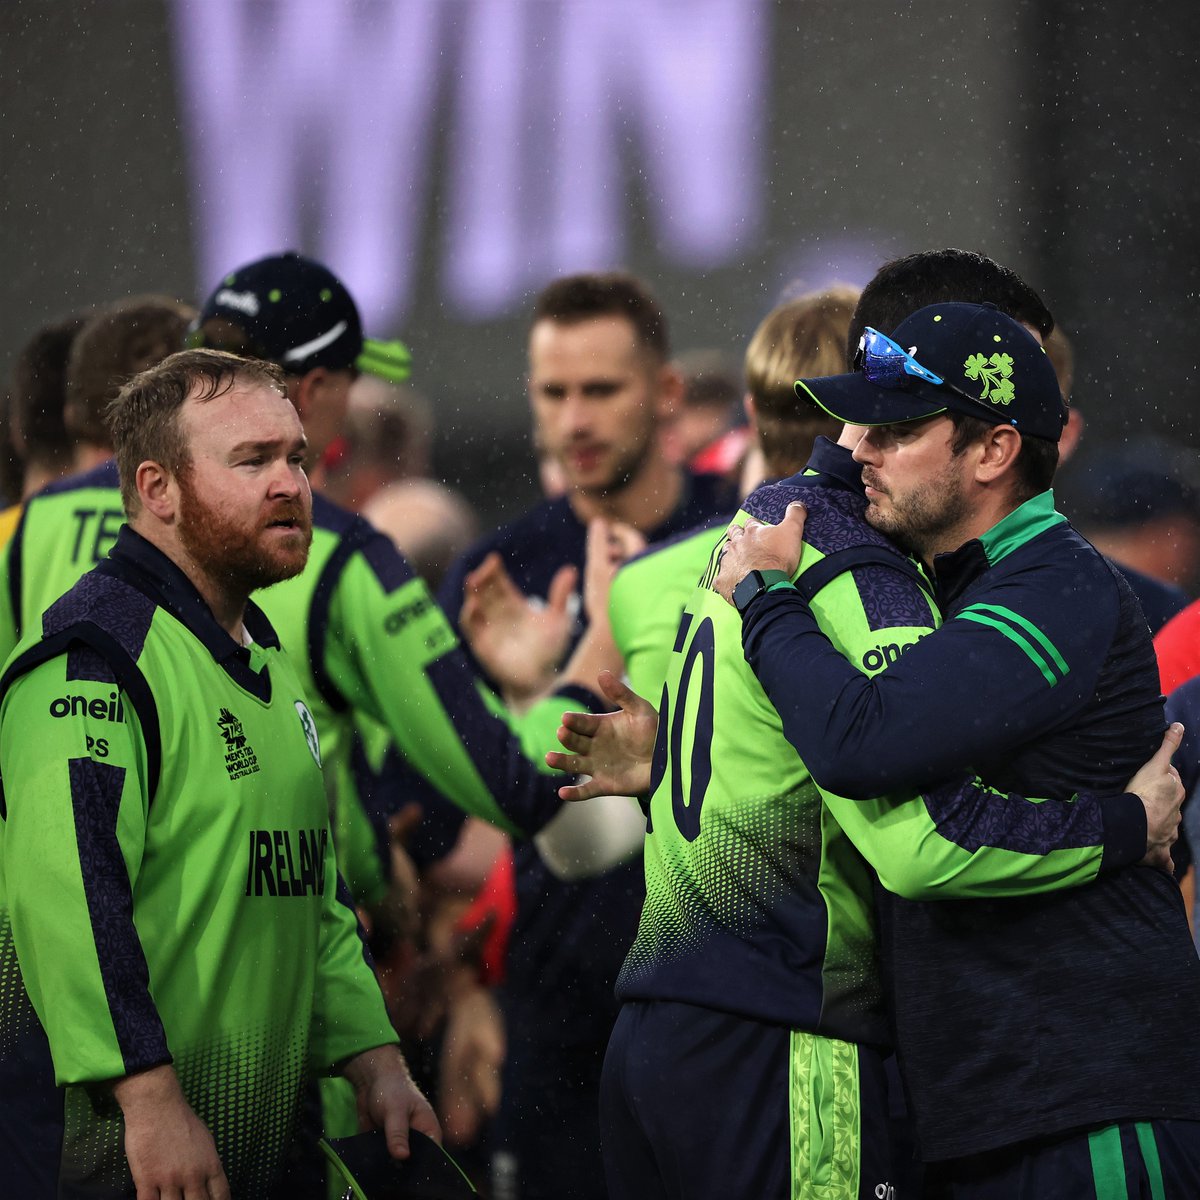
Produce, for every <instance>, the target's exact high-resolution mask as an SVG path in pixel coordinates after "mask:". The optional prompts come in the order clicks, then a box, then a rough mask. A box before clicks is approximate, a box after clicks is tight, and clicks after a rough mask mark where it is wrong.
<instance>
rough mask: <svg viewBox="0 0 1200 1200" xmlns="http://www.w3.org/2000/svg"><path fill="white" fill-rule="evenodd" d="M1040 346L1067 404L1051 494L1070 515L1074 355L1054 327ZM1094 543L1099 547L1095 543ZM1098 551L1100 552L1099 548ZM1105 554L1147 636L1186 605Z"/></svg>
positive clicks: (1075, 429) (1174, 592)
mask: <svg viewBox="0 0 1200 1200" xmlns="http://www.w3.org/2000/svg"><path fill="white" fill-rule="evenodd" d="M1042 344H1043V345H1044V346H1045V347H1046V354H1047V356H1048V357H1049V359H1050V363H1051V365H1052V366H1053V367H1054V373H1055V374H1056V375H1057V376H1058V388H1059V391H1060V392H1062V396H1063V400H1064V401H1065V402H1066V405H1067V424H1066V427H1065V428H1064V429H1063V432H1062V437H1061V438H1060V439H1059V442H1058V462H1059V468H1060V470H1059V474H1058V475H1057V477H1056V483H1055V491H1056V494H1057V496H1058V498H1059V500H1060V502H1061V507H1062V508H1063V509H1064V511H1066V512H1067V515H1068V516H1071V515H1072V513H1071V511H1070V509H1071V504H1072V500H1071V493H1072V480H1073V479H1075V478H1076V476H1077V475H1078V474H1079V473H1080V472H1081V470H1082V471H1086V470H1087V467H1086V466H1084V465H1083V464H1081V463H1079V462H1078V461H1077V462H1076V463H1075V464H1074V465H1073V466H1069V467H1066V468H1065V470H1064V469H1063V464H1065V463H1066V462H1067V461H1068V460H1069V459H1071V458H1072V457H1073V456H1074V454H1075V451H1076V449H1077V448H1078V446H1079V442H1080V439H1081V438H1082V437H1083V430H1084V424H1085V422H1084V418H1083V413H1082V412H1081V411H1080V409H1079V406H1078V405H1077V404H1073V403H1072V402H1071V389H1072V388H1073V386H1074V384H1075V352H1074V350H1073V349H1072V346H1071V340H1070V338H1068V337H1067V335H1066V334H1065V333H1064V332H1063V331H1062V330H1061V329H1060V328H1058V327H1055V328H1054V329H1053V330H1052V331H1051V332H1050V334H1049V335H1048V336H1046V337H1045V338H1044V339H1043V343H1042ZM1084 503H1086V501H1084ZM1075 524H1076V526H1077V527H1078V528H1079V529H1080V530H1081V532H1083V533H1084V534H1085V536H1086V535H1087V534H1088V531H1087V529H1086V528H1085V527H1084V525H1083V524H1082V523H1081V522H1080V520H1078V519H1077V520H1076V521H1075ZM1094 540H1095V539H1093V541H1094ZM1096 544H1097V546H1099V543H1096ZM1100 549H1102V550H1103V547H1100ZM1108 553H1109V554H1110V555H1111V557H1112V559H1113V564H1114V566H1116V567H1117V568H1118V570H1120V572H1121V573H1122V574H1123V575H1124V576H1125V580H1126V582H1127V583H1128V584H1129V586H1130V587H1131V588H1133V591H1134V594H1135V595H1136V596H1137V598H1138V602H1139V603H1140V604H1141V606H1142V612H1143V614H1144V615H1145V617H1146V623H1147V624H1148V625H1149V626H1150V632H1151V633H1156V632H1157V631H1158V630H1159V629H1161V628H1162V627H1163V626H1164V625H1165V624H1166V623H1167V622H1168V621H1169V620H1170V619H1171V618H1172V617H1173V616H1174V615H1175V614H1176V613H1177V612H1179V611H1180V610H1181V609H1182V608H1183V607H1184V606H1185V605H1186V604H1187V599H1188V598H1187V593H1186V592H1185V591H1184V590H1183V589H1182V588H1181V587H1179V586H1177V585H1176V584H1174V583H1171V582H1167V581H1165V580H1163V579H1161V578H1158V577H1157V576H1155V575H1154V574H1153V573H1148V572H1146V570H1145V569H1144V568H1143V569H1140V570H1139V569H1138V567H1137V564H1135V563H1131V562H1129V561H1127V560H1126V559H1125V558H1124V557H1122V555H1121V554H1120V553H1116V552H1115V551H1113V550H1112V549H1111V544H1110V549H1109V550H1108Z"/></svg>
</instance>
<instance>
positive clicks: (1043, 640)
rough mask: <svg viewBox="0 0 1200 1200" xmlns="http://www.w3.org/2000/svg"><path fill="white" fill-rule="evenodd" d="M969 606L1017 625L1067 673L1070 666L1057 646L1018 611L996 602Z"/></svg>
mask: <svg viewBox="0 0 1200 1200" xmlns="http://www.w3.org/2000/svg"><path fill="white" fill-rule="evenodd" d="M971 608H972V609H973V610H974V611H975V612H989V613H993V614H994V615H995V616H997V617H1003V618H1004V619H1005V620H1006V621H1011V622H1012V623H1013V624H1014V625H1019V626H1020V627H1021V628H1022V629H1023V630H1025V632H1026V633H1027V634H1029V636H1030V637H1031V638H1033V640H1034V641H1035V642H1037V644H1038V645H1039V646H1041V648H1042V649H1043V650H1045V652H1046V653H1047V654H1048V655H1049V656H1050V658H1051V660H1052V661H1053V662H1054V663H1055V665H1056V666H1057V667H1058V669H1059V670H1060V671H1061V672H1062V673H1063V674H1064V675H1069V674H1070V673H1071V668H1070V667H1068V666H1067V660H1066V659H1065V658H1063V656H1062V655H1061V654H1059V652H1058V648H1057V647H1056V646H1055V645H1054V643H1053V642H1052V641H1051V640H1050V639H1049V638H1048V637H1047V636H1046V635H1045V634H1044V633H1043V632H1042V631H1041V630H1040V629H1039V628H1038V627H1037V626H1036V625H1034V624H1033V623H1032V622H1031V621H1027V620H1026V619H1025V618H1024V617H1023V616H1021V614H1020V613H1015V612H1013V610H1012V609H1011V608H1002V607H1001V606H1000V605H997V604H972V605H971Z"/></svg>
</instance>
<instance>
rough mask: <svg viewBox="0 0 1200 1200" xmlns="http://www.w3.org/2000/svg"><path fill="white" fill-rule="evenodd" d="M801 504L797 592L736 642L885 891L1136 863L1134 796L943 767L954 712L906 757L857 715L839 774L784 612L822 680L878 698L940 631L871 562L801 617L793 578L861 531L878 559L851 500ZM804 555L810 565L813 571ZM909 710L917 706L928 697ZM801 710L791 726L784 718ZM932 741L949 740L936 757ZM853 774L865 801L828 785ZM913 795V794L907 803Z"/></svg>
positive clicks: (874, 722)
mask: <svg viewBox="0 0 1200 1200" xmlns="http://www.w3.org/2000/svg"><path fill="white" fill-rule="evenodd" d="M800 490H803V489H800ZM793 491H796V494H795V495H792V493H791V492H789V491H788V490H787V489H785V488H782V486H781V485H777V486H776V487H775V488H773V489H769V490H768V491H767V492H766V493H765V494H764V495H763V496H762V498H758V499H755V498H752V500H751V501H749V502H748V503H747V507H748V508H749V509H750V510H751V512H752V515H755V516H758V517H759V518H760V519H765V520H768V521H769V520H777V519H779V518H780V517H781V516H782V513H783V512H784V511H786V509H785V508H784V507H783V505H785V504H786V502H787V501H788V500H789V499H795V498H800V499H803V498H804V497H803V496H801V495H800V494H799V491H798V490H795V489H793ZM815 494H819V495H820V496H821V498H822V502H821V503H820V504H816V503H814V502H812V501H810V509H811V515H810V520H809V527H806V532H805V538H806V543H808V542H809V541H811V542H813V543H815V545H814V546H812V547H811V548H810V547H809V546H808V545H807V544H806V549H805V557H804V559H803V560H802V568H803V569H802V572H801V575H800V585H801V586H800V588H799V589H798V588H789V587H786V586H783V587H780V588H778V589H777V590H773V591H772V592H769V593H767V594H766V595H764V596H762V597H760V598H759V599H758V600H757V601H756V602H755V603H754V604H753V605H751V607H750V609H749V610H748V612H747V614H746V619H745V620H744V622H743V643H744V645H745V647H746V652H747V658H748V660H749V662H750V665H751V667H753V668H754V669H755V673H756V674H757V675H758V677H759V680H760V682H762V683H763V685H764V690H765V691H766V692H767V695H768V697H769V698H770V700H771V702H772V704H773V706H774V707H775V708H776V711H777V712H778V713H779V715H780V719H781V721H782V725H783V731H784V734H785V736H786V737H787V738H788V740H789V741H790V742H791V743H792V745H793V746H795V748H796V749H797V751H798V752H799V754H800V756H801V758H802V759H803V760H804V762H805V765H806V767H808V769H809V770H810V772H811V773H812V775H813V778H814V780H816V782H817V784H818V786H820V787H822V788H823V789H824V790H825V794H826V795H828V796H830V797H831V801H830V807H831V810H832V811H834V813H835V815H836V816H838V818H839V823H840V824H842V825H843V828H844V829H845V831H846V833H847V834H848V835H849V836H850V837H851V839H852V840H854V841H855V842H856V844H858V847H859V850H860V852H861V853H863V854H864V857H866V858H867V859H868V860H869V861H870V862H872V864H873V865H874V866H876V868H877V869H878V870H879V872H880V875H881V877H882V878H883V881H884V883H885V886H889V887H890V888H891V889H892V890H894V891H897V892H899V893H900V894H902V895H908V896H910V897H916V896H918V895H924V894H927V893H930V892H935V891H936V892H937V894H939V895H941V896H965V895H974V894H997V893H998V892H1001V891H1004V890H1008V891H1010V892H1016V891H1025V890H1038V889H1041V888H1045V887H1059V886H1067V885H1069V884H1073V883H1079V882H1084V881H1086V879H1088V878H1091V877H1092V876H1094V875H1095V873H1096V872H1097V871H1098V870H1099V869H1100V868H1101V867H1102V866H1103V868H1104V869H1109V868H1115V867H1118V866H1124V865H1127V864H1129V863H1133V862H1137V861H1138V860H1140V859H1141V858H1142V856H1143V855H1144V853H1145V840H1146V818H1145V810H1144V808H1143V806H1142V804H1141V801H1140V800H1139V799H1138V798H1137V797H1136V796H1130V795H1123V794H1116V795H1109V794H1105V795H1096V794H1092V793H1086V794H1085V793H1081V794H1079V795H1076V796H1074V797H1073V798H1068V797H1059V798H1058V799H1056V800H1053V801H1039V800H1029V799H1026V798H1025V797H1024V796H1022V795H1017V794H1014V793H1010V792H1008V791H1002V790H997V789H995V788H992V787H989V786H988V785H987V784H986V783H985V782H981V781H980V780H979V779H978V778H977V776H976V774H975V772H973V771H971V770H970V769H969V767H968V764H969V763H970V762H971V761H972V757H973V756H970V755H962V756H961V757H956V752H957V751H958V749H959V746H958V742H957V741H956V739H958V738H959V737H960V736H961V735H960V734H959V733H958V732H957V730H956V728H955V721H956V719H958V718H960V717H961V713H960V712H959V711H956V710H952V711H946V712H944V713H943V714H942V715H941V716H940V718H939V720H937V721H932V722H930V723H929V724H927V725H926V726H924V727H923V728H922V729H921V734H922V736H921V738H920V741H919V745H918V746H917V747H916V749H915V750H914V748H913V747H912V746H910V745H909V744H908V743H907V742H905V741H904V739H905V738H907V739H909V740H910V741H911V740H912V739H913V738H915V737H916V734H915V733H914V732H913V731H912V730H911V728H909V729H907V730H906V731H905V733H903V734H902V735H900V736H899V737H897V736H896V735H895V734H894V732H893V731H892V730H891V729H890V728H888V727H887V724H886V722H885V721H883V720H881V719H879V718H877V717H874V716H870V715H868V716H865V717H864V716H861V714H860V719H861V720H862V721H864V722H865V727H864V728H861V729H860V728H854V729H852V730H851V731H850V732H851V733H853V734H854V735H855V736H857V737H859V739H860V740H859V741H858V742H857V743H856V744H855V746H854V749H853V751H852V753H854V754H856V755H857V756H858V758H857V759H856V760H855V761H854V762H852V763H850V764H844V763H843V762H842V761H841V758H842V756H843V755H844V754H845V753H846V751H845V750H844V749H843V748H842V747H841V746H840V745H839V746H838V747H837V748H835V749H833V750H831V749H830V747H829V746H828V745H827V744H826V742H825V740H824V739H825V738H826V737H827V736H829V735H828V734H827V733H826V732H825V729H824V728H823V726H824V724H825V723H826V722H828V721H829V720H830V719H831V718H830V715H829V714H828V713H827V712H826V711H824V709H823V707H822V703H823V702H822V700H817V701H815V702H812V691H813V690H814V688H817V690H819V682H820V679H819V677H817V679H816V682H815V683H814V678H813V677H812V676H810V674H809V671H808V663H807V661H806V660H804V659H802V658H801V657H800V654H799V653H798V652H790V653H788V652H785V651H782V650H780V646H779V643H780V642H782V641H783V639H785V638H788V637H791V636H793V635H794V631H793V628H792V621H791V616H792V614H793V613H794V612H795V611H796V610H801V611H802V612H803V613H804V615H805V618H806V625H805V628H804V630H803V634H802V636H804V637H805V638H807V639H808V643H806V644H805V647H804V651H805V652H807V651H808V649H809V643H811V644H812V645H816V646H818V647H819V650H820V652H821V654H822V655H823V656H824V657H823V659H822V662H823V664H824V665H825V666H826V667H827V670H828V672H829V674H830V676H836V678H838V679H839V680H846V681H848V682H847V683H846V686H847V687H848V688H849V687H851V686H852V685H854V686H859V687H861V688H863V689H871V688H880V689H882V688H884V687H885V686H886V685H887V684H888V681H889V680H890V679H891V678H893V677H895V676H898V675H902V674H903V673H904V672H906V671H907V669H908V666H909V664H910V662H911V661H913V659H914V656H918V657H919V656H921V655H924V654H925V653H926V652H927V651H928V649H929V648H930V647H936V646H937V645H938V644H942V643H944V642H945V641H946V639H947V638H948V637H949V633H950V632H953V631H948V630H947V629H946V627H945V626H943V627H942V628H941V629H940V630H938V631H937V632H936V633H935V632H933V625H934V624H935V623H936V620H935V618H934V617H933V614H932V611H931V609H930V607H929V602H928V599H927V597H926V595H925V592H924V590H923V588H922V587H921V586H920V585H919V584H918V582H916V581H915V579H914V577H912V576H910V575H909V574H908V573H906V572H903V571H900V570H891V569H889V568H888V567H887V566H886V565H885V564H866V565H863V566H861V567H856V568H854V569H853V571H852V572H851V573H850V574H849V575H844V576H839V577H837V578H835V579H834V581H833V582H832V583H831V584H829V585H828V586H826V587H825V588H824V589H821V590H818V591H816V592H815V595H814V589H813V588H812V587H809V588H807V589H806V590H807V594H809V595H811V596H814V598H813V599H812V601H811V607H810V603H809V602H808V601H807V600H805V598H804V594H803V592H804V591H805V589H804V588H803V580H804V578H805V576H808V577H809V578H816V577H820V567H821V561H822V559H823V558H828V561H829V562H835V561H836V560H835V558H834V557H833V556H834V555H836V554H837V553H838V552H839V551H843V548H844V547H845V546H846V545H847V544H850V543H852V542H854V540H855V539H856V538H857V539H861V538H862V536H863V534H864V532H866V533H867V534H868V535H869V536H871V537H875V539H876V540H877V541H878V542H880V544H881V547H882V548H885V549H886V545H885V544H883V543H882V539H879V538H878V536H877V535H874V534H873V533H872V532H871V531H869V530H866V531H865V530H864V522H863V520H862V517H861V507H860V506H861V503H862V502H861V500H859V499H858V498H857V497H852V496H848V495H841V494H831V492H830V490H829V489H820V490H819V492H818V493H815ZM757 495H758V494H756V496H757ZM759 509H761V511H758V510H759ZM814 549H815V550H817V551H818V554H819V556H820V557H819V558H818V561H817V562H816V563H813V557H814V555H813V553H812V551H813V550H814ZM810 572H811V574H810ZM1067 574H1070V568H1069V565H1068V570H1067ZM851 579H853V587H854V589H855V591H856V593H857V599H858V603H857V604H852V603H850V601H851V599H852V597H850V596H849V594H848V593H847V590H846V589H847V588H848V587H849V580H851ZM771 610H779V611H781V612H783V613H786V614H787V618H788V619H787V620H785V619H784V618H783V617H777V618H776V619H775V621H774V625H773V627H772V628H773V633H774V635H775V640H774V641H772V644H771V648H770V649H764V648H763V647H762V646H761V644H760V641H759V640H758V637H759V635H758V633H757V630H758V628H759V626H758V622H759V621H760V613H763V612H769V611H771ZM847 614H852V616H849V617H848V615H847ZM1114 619H1115V613H1114ZM950 624H951V625H954V624H955V623H954V622H953V621H951V622H950ZM967 627H968V629H973V628H980V627H978V626H975V625H974V624H968V626H967ZM950 660H951V662H953V663H955V665H956V667H957V673H958V676H959V677H962V676H963V675H965V674H967V672H968V669H969V667H970V664H971V662H972V659H971V658H970V657H960V658H957V659H956V658H955V656H954V653H953V652H951V656H950ZM935 690H936V689H935ZM921 699H922V700H923V701H924V702H926V703H928V702H929V697H928V696H922V697H921ZM801 706H803V712H802V715H800V716H797V712H798V711H799V710H800V709H801ZM967 706H968V702H967V701H960V707H967ZM984 711H985V712H986V709H985V710H984ZM1003 711H1004V710H1003V709H1001V712H1002V713H1003ZM805 722H807V724H805ZM996 724H997V719H996V716H995V714H994V713H992V714H990V715H989V719H988V729H989V730H991V731H992V736H993V737H994V736H995V727H996ZM814 730H816V732H814ZM839 732H841V728H840V726H839ZM944 743H950V747H951V752H950V753H946V747H945V745H944ZM938 750H940V751H941V752H942V753H944V754H945V758H944V759H943V760H942V761H941V762H940V763H937V764H935V766H934V767H933V768H931V769H930V770H928V771H926V772H925V774H924V775H922V776H919V777H914V778H911V779H910V778H904V777H903V776H900V777H888V778H886V779H884V778H882V777H880V776H879V775H878V774H877V766H876V764H877V760H878V759H879V758H881V757H882V758H883V759H884V760H885V761H886V759H887V756H888V755H889V754H906V753H907V754H910V755H911V756H912V757H915V759H916V760H917V762H918V763H919V764H920V765H921V766H922V767H923V766H924V762H925V758H924V756H925V755H928V756H929V757H932V758H934V759H936V758H937V751H938ZM810 760H811V761H810ZM856 768H857V769H859V770H860V771H861V772H862V774H863V775H864V776H865V777H866V778H868V779H870V780H871V781H872V784H873V791H868V790H867V787H866V785H865V784H864V786H863V788H862V790H849V789H846V788H842V787H840V786H839V785H840V783H841V781H842V778H843V776H844V775H846V774H849V773H850V772H851V771H853V770H854V769H856ZM838 771H841V772H842V773H843V775H841V776H839V775H838V774H837V772H838ZM831 780H836V782H833V781H831ZM916 788H923V789H924V790H923V791H921V792H920V793H919V794H915V795H914V789H916ZM844 796H851V797H853V798H854V799H855V800H859V801H861V802H863V803H864V805H865V807H864V810H863V812H861V813H855V812H854V811H853V806H852V804H851V803H850V802H848V801H846V800H845V799H843V797H844ZM879 797H882V798H879Z"/></svg>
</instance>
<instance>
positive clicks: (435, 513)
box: [362, 479, 479, 591]
mask: <svg viewBox="0 0 1200 1200" xmlns="http://www.w3.org/2000/svg"><path fill="white" fill-rule="evenodd" d="M362 515H363V516H364V517H366V518H367V520H368V521H370V522H371V524H372V525H374V526H375V527H376V528H377V529H380V530H382V531H383V532H384V533H386V534H387V535H388V537H390V538H391V539H392V541H393V542H395V543H396V546H397V548H398V549H399V551H400V553H401V554H403V555H404V557H405V558H407V559H408V561H409V562H410V563H411V564H412V567H413V570H415V571H416V573H417V574H418V575H420V576H422V577H423V578H424V579H425V581H426V582H427V583H428V584H429V586H430V587H431V588H432V589H434V590H435V591H436V589H437V588H438V587H439V586H440V585H441V582H442V578H443V576H444V575H445V574H446V571H447V570H448V569H449V567H450V564H451V563H452V562H454V560H455V559H456V558H458V556H459V555H460V554H462V553H463V552H464V551H465V550H466V549H467V547H469V546H470V545H471V543H472V542H473V541H474V540H475V538H476V537H478V536H479V523H478V520H477V518H476V516H475V513H474V511H473V510H472V509H471V506H470V505H469V504H468V503H467V502H466V500H464V499H463V497H462V496H461V495H460V494H459V493H458V492H456V491H454V490H452V489H451V488H448V487H446V486H445V485H444V484H440V483H438V482H436V481H435V480H432V479H400V480H397V481H396V482H394V483H389V484H387V485H386V486H384V487H381V488H379V489H377V490H374V491H373V492H372V493H371V496H370V498H369V499H368V500H367V502H366V503H365V504H364V505H363V507H362Z"/></svg>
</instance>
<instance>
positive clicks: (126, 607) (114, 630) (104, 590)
mask: <svg viewBox="0 0 1200 1200" xmlns="http://www.w3.org/2000/svg"><path fill="white" fill-rule="evenodd" d="M157 608H158V606H157V605H156V604H155V603H154V601H153V600H151V599H150V597H149V596H147V595H145V594H144V593H143V592H140V591H138V589H137V588H135V587H132V586H130V585H129V584H128V583H126V582H125V581H124V580H121V579H117V578H114V577H113V576H112V575H108V574H104V573H102V572H99V571H89V572H88V574H86V575H84V576H83V578H82V579H80V581H79V582H78V583H77V584H76V585H75V586H74V587H73V588H72V589H71V590H70V591H69V592H67V594H66V595H65V596H62V597H61V598H60V599H58V600H56V601H55V602H54V603H53V604H52V605H51V606H50V607H49V608H48V609H47V610H46V612H45V613H44V614H43V616H42V636H43V637H46V638H52V637H54V636H55V635H56V634H59V633H61V632H63V631H64V630H66V629H69V628H70V627H71V626H73V625H79V624H81V623H84V622H87V623H88V624H92V625H96V626H98V627H99V628H101V629H103V630H104V631H105V632H106V633H108V634H109V635H110V636H111V637H113V638H114V639H115V640H116V642H117V643H118V644H119V645H120V647H121V649H122V650H124V651H125V653H126V654H128V655H129V657H130V658H131V659H133V661H134V662H136V661H137V660H138V659H139V658H140V657H141V653H142V647H143V646H144V645H145V644H146V635H147V634H148V633H149V632H150V625H151V623H152V622H153V620H154V613H155V611H156V610H157Z"/></svg>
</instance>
